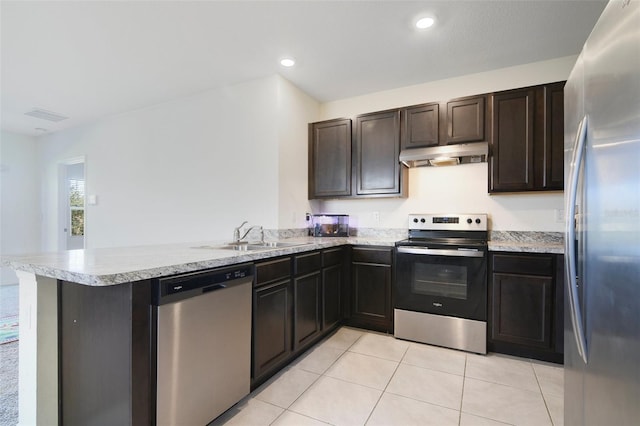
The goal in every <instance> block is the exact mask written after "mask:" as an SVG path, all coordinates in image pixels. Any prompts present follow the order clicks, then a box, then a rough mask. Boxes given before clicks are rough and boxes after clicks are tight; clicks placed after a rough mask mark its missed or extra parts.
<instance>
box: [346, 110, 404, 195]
mask: <svg viewBox="0 0 640 426" xmlns="http://www.w3.org/2000/svg"><path fill="white" fill-rule="evenodd" d="M354 135H355V138H354V141H353V155H354V159H353V170H354V173H355V181H354V182H355V195H356V196H370V197H376V196H378V197H393V196H404V197H406V193H407V191H406V188H407V172H406V169H405V168H404V167H402V166H401V165H400V162H399V160H398V157H399V155H400V110H392V111H382V112H374V113H370V114H362V115H359V116H357V117H356V119H355V131H354Z"/></svg>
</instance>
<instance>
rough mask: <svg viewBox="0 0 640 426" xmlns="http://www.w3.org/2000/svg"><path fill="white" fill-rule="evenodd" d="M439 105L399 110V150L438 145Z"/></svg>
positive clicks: (417, 106)
mask: <svg viewBox="0 0 640 426" xmlns="http://www.w3.org/2000/svg"><path fill="white" fill-rule="evenodd" d="M439 111H440V105H439V104H438V103H437V102H434V103H429V104H422V105H416V106H412V107H408V108H404V109H402V110H401V120H402V135H401V143H400V145H401V148H402V149H411V148H424V147H429V146H436V145H438V144H439V121H440V112H439Z"/></svg>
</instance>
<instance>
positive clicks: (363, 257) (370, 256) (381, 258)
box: [352, 247, 393, 265]
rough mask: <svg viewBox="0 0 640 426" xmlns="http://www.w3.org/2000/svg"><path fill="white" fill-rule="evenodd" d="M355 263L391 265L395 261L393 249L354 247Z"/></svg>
mask: <svg viewBox="0 0 640 426" xmlns="http://www.w3.org/2000/svg"><path fill="white" fill-rule="evenodd" d="M352 255H353V258H352V260H353V262H363V263H382V264H385V265H391V261H392V259H393V248H380V247H354V248H353V252H352Z"/></svg>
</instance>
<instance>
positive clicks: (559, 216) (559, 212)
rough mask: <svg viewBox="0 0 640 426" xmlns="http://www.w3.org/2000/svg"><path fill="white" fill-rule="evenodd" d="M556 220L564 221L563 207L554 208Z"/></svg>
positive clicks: (558, 221)
mask: <svg viewBox="0 0 640 426" xmlns="http://www.w3.org/2000/svg"><path fill="white" fill-rule="evenodd" d="M556 222H557V223H562V222H564V209H556Z"/></svg>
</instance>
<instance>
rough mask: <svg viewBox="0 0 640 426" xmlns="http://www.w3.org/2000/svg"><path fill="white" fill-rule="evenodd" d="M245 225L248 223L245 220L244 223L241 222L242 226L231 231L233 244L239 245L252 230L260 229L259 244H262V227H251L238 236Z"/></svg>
mask: <svg viewBox="0 0 640 426" xmlns="http://www.w3.org/2000/svg"><path fill="white" fill-rule="evenodd" d="M247 223H248V222H247V221H246V220H245V221H244V222H242V224H241V225H240V226H238V227H237V228H234V229H233V241H234V242H235V243H240V242H242V240H244V239H245V238H246V237H247V235H249V232H251V231H252V230H254V229H260V242H261V243H264V229H263V228H262V226H258V225H254V226H251V227H249V229H247V230H246V231H245V232H244V234H243V235H242V236H240V230H241V229H242V227H243V226H244V225H246V224H247Z"/></svg>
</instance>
